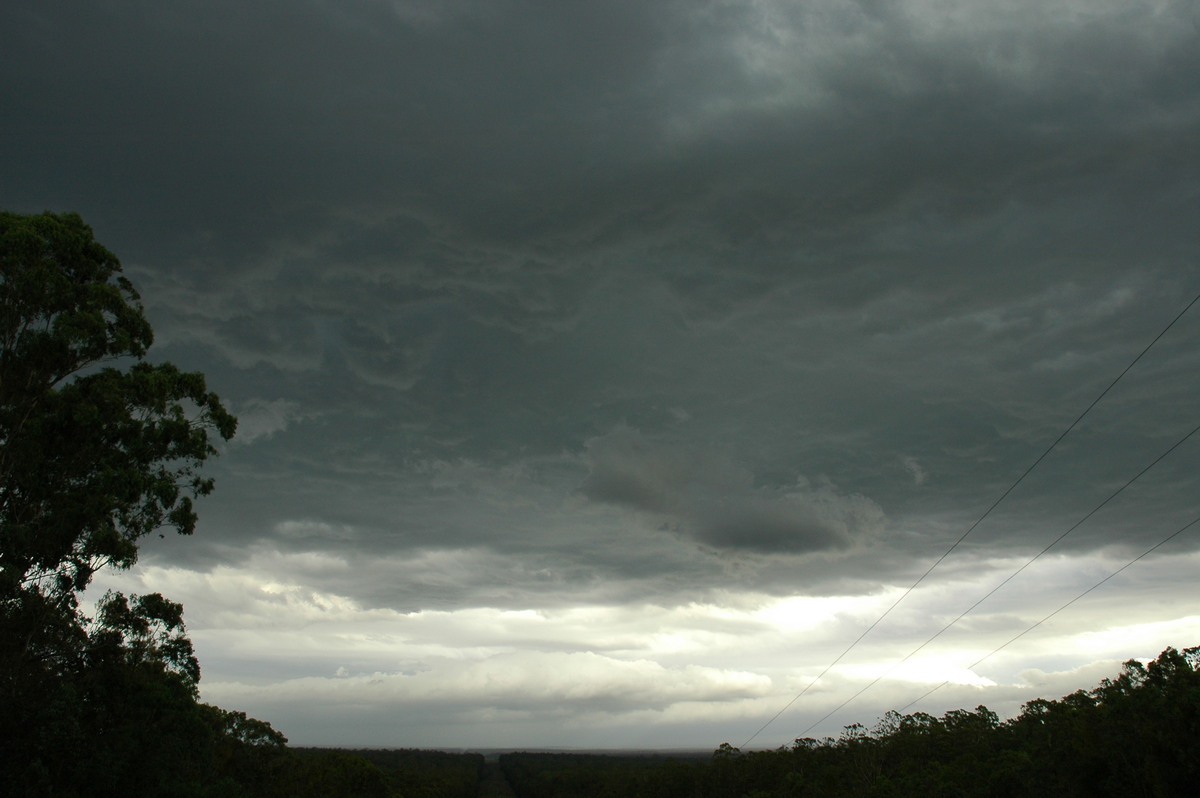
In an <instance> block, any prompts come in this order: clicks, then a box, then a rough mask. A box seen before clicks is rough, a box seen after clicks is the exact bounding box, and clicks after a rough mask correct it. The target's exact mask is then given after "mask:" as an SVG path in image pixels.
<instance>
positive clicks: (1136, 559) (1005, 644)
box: [900, 516, 1200, 712]
mask: <svg viewBox="0 0 1200 798" xmlns="http://www.w3.org/2000/svg"><path fill="white" fill-rule="evenodd" d="M1196 524H1200V516H1196V517H1195V518H1193V519H1192V520H1191V521H1189V522H1188V523H1186V524H1184V525H1183V526H1182V527H1180V528H1179V529H1176V530H1175V531H1174V532H1172V533H1171V534H1170V535H1167V536H1166V537H1165V538H1163V539H1162V540H1160V541H1159V542H1158V543H1155V544H1154V545H1153V546H1151V547H1150V548H1148V549H1146V550H1145V551H1143V552H1142V553H1141V554H1139V555H1138V556H1136V557H1134V558H1133V559H1132V560H1130V561H1129V562H1127V563H1125V564H1124V565H1122V566H1121V567H1120V568H1118V569H1117V570H1115V571H1113V572H1112V573H1110V574H1109V575H1108V576H1106V577H1104V578H1103V579H1101V580H1100V581H1099V582H1096V583H1095V584H1094V585H1092V586H1091V587H1089V588H1088V589H1087V590H1085V591H1083V592H1082V593H1080V594H1079V595H1077V596H1075V598H1073V599H1071V600H1070V601H1068V602H1067V603H1066V604H1063V605H1062V606H1061V607H1059V608H1058V609H1056V610H1055V611H1054V612H1052V613H1050V614H1049V615H1047V616H1045V617H1044V618H1042V619H1041V620H1040V621H1037V622H1036V623H1033V624H1030V625H1029V626H1027V627H1026V628H1025V630H1024V631H1022V632H1020V633H1019V634H1016V635H1013V636H1012V637H1010V638H1009V639H1008V640H1006V641H1005V642H1003V643H1001V644H1000V645H999V646H997V647H996V648H994V649H992V650H991V651H990V652H988V653H987V654H985V655H984V656H982V657H980V658H979V659H977V660H975V661H974V662H972V663H971V664H970V665H968V666H967V668H968V670H969V669H971V668H975V667H978V666H979V665H982V664H983V663H985V662H987V661H988V660H989V659H991V658H992V657H993V656H995V655H996V654H999V653H1000V652H1001V651H1003V650H1004V649H1006V648H1008V647H1009V646H1010V645H1012V644H1013V643H1015V642H1017V641H1018V640H1020V639H1021V638H1022V637H1024V636H1025V635H1027V634H1029V633H1030V632H1032V631H1033V630H1034V629H1036V628H1038V627H1039V626H1041V625H1042V624H1044V623H1045V622H1046V621H1048V620H1050V619H1051V618H1053V617H1054V616H1055V615H1058V614H1059V613H1060V612H1062V611H1063V610H1065V609H1066V608H1067V607H1070V606H1071V605H1072V604H1074V603H1075V602H1077V601H1079V600H1080V599H1082V598H1083V597H1084V596H1086V595H1088V594H1089V593H1091V592H1092V591H1094V590H1096V589H1097V588H1099V587H1100V586H1101V585H1103V584H1105V583H1106V582H1108V581H1109V580H1110V579H1112V578H1113V577H1115V576H1117V575H1118V574H1120V573H1121V572H1122V571H1124V570H1125V569H1127V568H1129V567H1131V566H1132V565H1133V564H1134V563H1137V562H1139V561H1140V560H1142V559H1143V558H1145V557H1148V556H1149V555H1150V554H1152V553H1153V552H1155V551H1157V550H1158V549H1160V548H1162V547H1163V546H1165V545H1166V544H1168V543H1170V542H1171V541H1172V540H1174V539H1175V538H1177V537H1179V536H1180V535H1182V534H1183V533H1184V532H1186V531H1187V530H1189V529H1191V528H1192V527H1193V526H1195V525H1196ZM949 683H950V682H949V680H947V681H944V682H942V683H941V684H939V685H937V686H936V687H934V688H933V689H932V690H929V691H928V692H926V693H924V694H922V695H921V696H919V697H917V698H914V699H913V700H912V701H909V702H908V703H907V704H905V705H904V706H903V707H901V708H900V711H901V712H905V711H907V710H908V709H909V708H911V707H912V706H913V705H914V704H919V703H920V702H922V701H924V700H925V699H926V698H929V696H931V695H933V694H934V693H936V692H937V691H938V690H941V689H942V688H943V687H945V686H946V685H947V684H949Z"/></svg>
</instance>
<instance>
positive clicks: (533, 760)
mask: <svg viewBox="0 0 1200 798" xmlns="http://www.w3.org/2000/svg"><path fill="white" fill-rule="evenodd" d="M500 765H501V767H502V769H503V771H504V774H505V776H506V777H507V778H508V781H509V784H511V785H512V787H513V790H514V792H515V793H516V795H517V796H518V798H639V797H642V798H785V797H786V798H800V797H802V796H813V797H814V798H817V797H830V798H832V797H834V796H851V797H855V798H857V797H859V796H861V797H862V798H901V797H902V796H919V798H934V797H936V796H960V797H961V798H974V797H975V796H978V797H979V798H1010V797H1011V798H1027V797H1028V796H1053V798H1074V797H1075V796H1079V798H1084V797H1086V798H1095V797H1096V796H1121V797H1122V798H1126V797H1127V796H1145V797H1146V798H1167V797H1168V796H1170V797H1172V798H1173V797H1174V796H1193V795H1197V794H1200V647H1198V648H1190V649H1187V650H1185V651H1183V652H1182V653H1180V652H1179V651H1176V650H1175V649H1171V648H1169V649H1167V650H1166V651H1164V652H1163V653H1162V654H1161V655H1160V656H1159V657H1158V659H1156V660H1155V661H1153V662H1151V663H1150V664H1149V665H1143V664H1141V663H1140V662H1137V661H1134V660H1131V661H1129V662H1126V663H1125V665H1124V668H1123V669H1122V671H1121V673H1120V675H1118V676H1117V677H1116V678H1114V679H1105V680H1104V681H1103V682H1101V683H1100V685H1099V686H1098V687H1096V688H1095V689H1093V690H1090V691H1085V690H1080V691H1078V692H1076V693H1072V694H1071V695H1069V696H1066V697H1064V698H1062V699H1060V700H1057V701H1050V700H1045V699H1037V700H1035V701H1031V702H1029V703H1028V704H1026V705H1025V707H1024V709H1023V711H1022V712H1021V714H1020V715H1019V716H1018V717H1016V718H1013V719H1012V720H1008V721H1004V722H1001V721H1000V720H999V719H998V718H997V716H996V714H995V713H994V712H992V711H990V710H989V709H987V708H986V707H983V706H980V707H977V708H976V709H975V710H973V711H967V710H961V709H959V710H954V711H951V712H947V713H946V714H945V715H943V716H941V717H934V716H932V715H928V714H926V713H923V712H917V713H914V714H911V715H900V714H899V713H897V712H889V713H888V714H887V715H885V716H884V717H883V718H882V719H881V720H880V721H879V722H878V723H877V724H876V725H875V727H874V728H872V729H867V728H866V727H864V726H861V725H857V724H856V725H853V726H848V727H846V729H845V730H844V732H843V733H842V735H841V736H840V737H838V738H837V739H834V738H825V739H822V740H815V739H811V738H805V739H799V740H796V741H795V743H794V744H792V745H791V746H789V747H783V748H779V749H777V750H774V751H753V752H742V751H739V750H738V749H737V748H734V747H732V746H729V745H727V744H726V745H722V746H721V747H720V748H718V749H717V751H716V752H714V754H713V755H712V757H711V758H710V759H707V760H703V761H695V760H686V759H679V758H671V757H626V756H622V757H610V756H603V755H583V754H526V753H517V754H506V755H504V756H502V757H501V758H500Z"/></svg>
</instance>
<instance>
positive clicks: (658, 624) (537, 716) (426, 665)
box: [96, 555, 1200, 748]
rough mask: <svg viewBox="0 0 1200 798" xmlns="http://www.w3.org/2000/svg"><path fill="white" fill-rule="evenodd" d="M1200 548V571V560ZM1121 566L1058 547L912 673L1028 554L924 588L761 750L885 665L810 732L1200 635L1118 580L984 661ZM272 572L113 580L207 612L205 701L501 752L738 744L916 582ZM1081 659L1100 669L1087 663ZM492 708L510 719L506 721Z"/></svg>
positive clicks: (347, 735)
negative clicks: (782, 586)
mask: <svg viewBox="0 0 1200 798" xmlns="http://www.w3.org/2000/svg"><path fill="white" fill-rule="evenodd" d="M1190 560H1191V563H1190V565H1191V566H1197V565H1200V556H1197V555H1192V556H1191V557H1190ZM1112 562H1113V561H1112V560H1111V559H1100V558H1097V557H1095V556H1093V557H1085V558H1078V559H1075V558H1070V557H1060V558H1056V559H1055V560H1054V561H1053V562H1048V563H1046V564H1045V565H1046V566H1047V567H1046V568H1045V569H1044V570H1043V571H1042V572H1040V573H1038V574H1037V575H1036V579H1035V580H1034V584H1033V585H1029V586H1027V587H1028V588H1029V589H1028V590H1025V591H1022V590H1018V591H1015V592H1014V595H1012V596H1007V597H1005V598H1006V600H1005V601H1003V602H1001V605H1002V606H1000V607H999V608H998V609H997V611H996V612H993V613H988V612H981V613H980V614H979V616H978V617H973V618H972V621H971V628H970V630H969V635H968V638H969V639H968V640H967V641H963V640H961V639H949V640H947V641H944V643H940V644H939V645H938V646H937V647H936V648H935V649H931V650H928V651H926V652H924V653H922V655H921V656H919V657H915V658H913V659H911V660H909V661H908V662H906V663H904V664H903V665H901V666H900V667H897V666H896V655H897V650H899V649H903V648H904V646H905V645H906V644H905V643H904V640H905V639H906V636H907V637H908V638H911V637H913V636H921V635H924V634H926V631H927V630H928V629H933V628H937V627H939V626H940V624H942V623H944V619H945V617H946V612H945V608H953V607H957V606H961V602H962V601H963V600H965V599H966V598H967V597H968V596H970V595H971V594H973V593H975V592H978V589H979V586H980V584H983V583H986V582H988V581H989V580H996V579H999V578H1002V577H1003V575H1004V574H1005V573H1006V572H1008V571H1009V569H1010V568H1011V562H1009V561H999V562H994V563H992V564H991V566H990V567H989V568H988V569H987V570H986V571H982V572H981V573H980V574H979V576H978V578H977V579H971V580H963V581H961V582H957V583H941V584H937V585H931V586H929V587H928V588H926V589H922V590H918V591H917V592H915V593H914V595H912V596H911V597H910V601H911V602H912V609H911V610H906V611H903V612H901V611H898V612H897V613H896V619H895V621H896V624H897V626H899V627H901V630H899V631H897V630H892V631H890V632H889V631H888V630H885V629H881V630H880V632H881V637H882V638H883V639H882V640H878V641H875V640H872V639H870V638H868V639H867V640H864V642H863V643H862V644H861V645H860V646H859V648H858V650H856V651H855V653H854V656H853V657H851V658H849V659H848V660H847V661H846V662H844V663H843V664H841V665H839V666H838V667H836V668H834V669H832V671H831V672H830V673H829V674H827V675H826V676H825V677H824V678H823V679H822V680H821V682H819V683H818V684H817V685H815V686H814V687H813V689H812V690H810V691H809V693H808V694H807V695H806V696H805V697H804V699H803V702H802V703H801V704H798V705H797V706H795V707H793V708H792V709H791V710H790V711H789V712H787V713H785V714H784V716H783V717H782V718H781V719H780V720H779V721H777V722H776V724H775V725H774V726H773V727H772V729H771V730H770V731H769V733H767V734H765V735H763V737H764V739H761V740H759V741H758V743H759V744H760V745H762V746H765V747H774V746H775V745H777V744H779V742H786V741H788V740H790V737H789V736H788V735H789V734H792V735H793V736H794V734H797V733H799V731H800V730H802V729H803V728H804V726H806V725H808V724H809V723H811V722H812V721H813V720H815V719H816V718H819V717H821V716H823V715H825V714H826V713H829V712H831V711H833V710H835V708H836V707H837V705H838V704H839V703H841V702H842V701H843V700H844V699H845V697H846V696H848V695H850V694H852V693H853V692H854V691H856V690H858V689H861V687H862V686H863V685H865V684H867V683H869V682H870V681H872V680H874V679H876V678H877V677H879V676H880V675H881V674H883V673H887V678H886V679H885V680H883V681H881V682H880V683H879V684H877V685H876V686H875V687H874V688H872V689H871V690H870V691H868V692H867V693H865V694H864V695H863V696H862V697H861V698H860V699H858V700H856V701H854V702H852V703H851V705H849V706H847V707H845V708H844V709H842V710H839V711H837V712H835V713H834V715H833V716H832V717H831V718H830V719H829V721H828V722H826V723H825V724H823V725H822V726H821V727H819V728H817V729H815V730H814V731H813V732H812V735H817V736H822V735H826V734H831V735H836V734H837V733H838V730H839V729H840V728H841V726H842V725H845V724H847V723H852V722H862V723H864V724H866V725H868V726H869V725H871V724H872V723H873V722H874V720H875V719H876V718H878V717H879V716H880V715H882V713H883V712H885V711H886V710H888V709H895V708H899V707H902V706H904V705H905V704H907V703H908V702H910V701H912V700H913V699H914V698H916V697H917V696H919V695H921V694H922V693H923V692H925V691H927V690H928V689H929V688H930V687H932V686H934V685H936V684H939V683H941V682H949V684H948V685H947V686H946V687H945V688H943V689H942V690H941V691H939V693H938V694H936V697H935V698H931V699H929V700H927V701H925V702H923V703H922V705H919V706H915V707H914V708H913V711H915V710H918V709H922V710H926V711H932V710H933V708H934V707H938V708H944V709H949V708H955V707H957V706H966V707H974V706H976V705H977V704H981V703H982V704H986V705H988V706H990V707H992V708H993V709H995V710H997V711H999V712H1001V713H1002V714H1012V713H1014V712H1016V711H1017V710H1018V709H1019V706H1020V704H1021V703H1023V702H1024V701H1027V700H1030V699H1032V698H1035V697H1039V696H1047V695H1048V696H1049V697H1058V695H1059V693H1054V692H1053V691H1055V690H1062V691H1065V692H1071V691H1072V690H1074V689H1078V688H1079V687H1087V686H1090V685H1089V684H1088V683H1087V682H1086V681H1084V682H1082V683H1079V684H1075V683H1074V682H1070V680H1071V679H1080V678H1085V677H1086V675H1087V674H1091V673H1093V672H1096V673H1099V674H1100V676H1104V675H1110V674H1111V673H1112V672H1113V671H1114V669H1115V668H1116V667H1117V664H1118V663H1119V661H1120V660H1121V659H1122V658H1123V657H1124V654H1123V653H1122V652H1125V651H1128V650H1130V646H1131V645H1133V646H1134V647H1136V648H1137V650H1145V651H1150V650H1155V649H1156V648H1161V647H1162V646H1165V645H1166V644H1170V643H1172V642H1174V641H1178V640H1181V639H1196V637H1197V636H1198V635H1200V617H1198V616H1195V615H1194V614H1188V613H1187V612H1186V607H1185V606H1183V605H1184V604H1186V602H1183V601H1181V600H1180V598H1179V597H1178V596H1175V597H1167V596H1162V597H1160V599H1162V601H1161V602H1160V604H1159V606H1158V608H1157V611H1158V612H1160V613H1162V614H1166V615H1173V616H1174V617H1173V618H1172V619H1171V620H1161V619H1158V620H1153V621H1148V620H1146V619H1145V618H1144V617H1139V616H1144V613H1145V610H1144V609H1143V608H1134V607H1128V608H1125V610H1124V611H1121V610H1120V609H1117V608H1114V607H1113V606H1112V604H1113V603H1116V604H1117V605H1119V604H1120V603H1121V601H1120V599H1119V593H1117V594H1116V595H1115V596H1098V597H1097V598H1098V599H1099V604H1100V606H1099V607H1096V608H1094V609H1092V610H1089V608H1087V607H1086V606H1084V607H1079V608H1077V609H1078V614H1077V615H1076V616H1075V617H1074V618H1066V619H1063V622H1062V623H1060V624H1049V625H1048V626H1047V628H1045V629H1040V630H1038V632H1037V633H1036V634H1034V635H1030V636H1029V638H1027V639H1023V640H1022V641H1020V645H1019V646H1013V647H1011V648H1010V649H1008V650H1005V651H1004V652H1002V654H1000V655H997V656H996V657H994V658H992V659H991V660H990V661H989V662H988V663H986V665H985V666H984V667H980V668H977V669H970V668H969V667H967V665H968V663H970V662H973V661H974V660H975V659H978V657H979V656H982V654H984V653H986V651H987V648H986V646H988V645H990V643H988V642H987V641H989V640H993V641H997V644H998V642H999V641H1002V640H1003V639H1006V638H1007V637H1009V636H1011V634H1012V630H1013V629H1016V628H1018V627H1022V626H1023V625H1027V624H1028V623H1029V622H1030V621H1031V619H1034V620H1036V613H1037V612H1039V611H1041V610H1042V608H1043V607H1044V602H1045V601H1046V599H1047V598H1049V597H1051V596H1053V595H1056V594H1058V591H1057V590H1056V589H1053V588H1050V587H1049V586H1048V584H1047V580H1050V579H1053V580H1054V581H1055V582H1056V583H1058V584H1062V581H1061V580H1063V579H1064V578H1065V579H1075V580H1076V581H1079V580H1081V579H1089V578H1091V575H1092V574H1095V573H1096V572H1097V570H1098V569H1102V568H1107V567H1110V566H1111V563H1112ZM307 564H308V566H310V567H312V566H313V565H314V563H313V562H312V561H311V560H310V561H309V562H308V563H307ZM328 564H329V563H326V565H328ZM264 565H265V564H264ZM1178 565H1180V566H1182V567H1187V566H1183V564H1178ZM272 570H275V569H272V568H270V567H264V568H262V569H261V570H259V569H255V568H253V567H250V568H245V569H238V568H233V567H228V566H223V567H221V568H218V569H215V570H213V571H211V572H208V573H200V572H195V571H189V570H186V569H179V568H162V567H148V568H144V569H141V570H140V571H139V572H136V573H129V574H121V575H115V574H104V575H103V576H102V577H101V578H98V579H97V585H96V589H102V588H105V587H110V586H111V587H121V588H123V589H126V590H133V591H140V592H147V591H150V590H154V589H161V590H164V591H167V590H169V592H170V594H171V595H172V596H173V597H174V598H175V599H176V600H180V601H182V602H183V603H184V605H185V606H194V607H196V608H197V609H198V610H199V612H191V613H189V615H188V622H189V631H190V633H191V635H192V637H193V640H194V641H195V643H196V646H197V651H198V654H199V656H200V658H201V662H202V665H203V667H204V668H205V678H204V680H203V681H202V683H201V688H202V695H203V697H204V698H205V700H208V701H211V702H214V703H217V704H219V705H222V706H230V707H238V708H241V709H243V710H245V711H248V712H250V713H251V714H253V715H255V716H259V717H264V718H269V719H272V720H273V721H274V722H277V723H278V724H280V725H281V727H282V728H284V729H285V730H289V729H290V730H292V737H293V739H292V742H293V743H295V744H302V745H303V744H334V743H336V744H339V745H394V746H402V745H403V746H420V747H450V748H460V747H469V746H480V747H484V746H487V747H495V746H499V747H503V746H505V745H511V744H514V743H513V741H514V740H520V741H521V743H520V744H521V745H527V746H547V747H554V746H556V745H558V744H560V742H561V739H562V738H561V734H562V733H563V731H564V730H569V731H570V734H571V739H572V745H575V746H577V747H590V746H595V747H620V743H619V742H618V741H620V740H630V741H636V744H638V745H646V746H650V747H663V744H662V738H661V737H660V736H658V735H662V734H670V739H671V740H672V741H673V744H672V745H675V744H678V745H680V746H695V747H699V748H706V747H713V746H715V745H716V743H719V742H721V741H724V740H727V739H730V738H734V740H735V742H736V741H737V734H735V732H741V733H743V734H745V733H748V732H747V731H746V730H747V729H750V727H751V726H755V727H756V726H757V725H761V722H762V720H763V718H764V717H767V716H769V715H770V714H774V712H776V711H778V708H779V707H780V706H781V705H782V704H783V703H784V702H786V701H788V700H790V699H791V697H792V696H794V694H795V693H796V692H798V691H800V690H802V689H804V687H805V686H807V685H808V683H809V682H810V681H811V679H812V678H813V677H814V676H816V674H817V673H819V672H820V670H821V669H822V668H823V667H824V666H825V665H827V664H828V661H829V660H830V658H831V657H832V656H834V655H835V654H836V653H837V652H838V651H840V650H841V647H843V646H844V645H845V640H846V639H847V638H848V637H850V636H851V635H856V634H857V633H858V631H859V630H861V629H862V628H864V627H865V625H866V624H868V623H869V622H870V621H871V620H872V619H873V618H874V617H877V616H878V614H879V613H880V612H882V610H883V609H884V608H886V607H887V606H890V604H891V603H892V602H894V601H895V598H896V597H897V596H898V595H900V592H901V590H902V589H901V588H899V587H894V588H891V589H889V590H887V591H884V592H882V593H877V594H872V595H845V596H827V597H806V596H792V597H783V598H780V597H771V596H765V595H761V594H753V593H742V594H726V595H723V596H721V597H720V600H719V601H717V602H714V603H711V604H705V603H691V604H686V605H680V606H674V607H666V606H658V605H652V604H650V605H629V606H578V607H566V608H557V609H543V610H521V611H512V610H505V609H493V608H487V607H476V608H466V609H458V610H449V611H419V612H413V613H401V612H396V611H394V610H388V609H367V608H364V607H362V606H361V605H359V604H358V603H357V602H355V601H353V600H351V599H349V598H347V597H344V596H337V595H332V594H328V593H323V592H321V591H319V590H314V589H313V588H312V587H311V586H306V585H304V584H301V583H299V582H296V583H291V584H283V583H280V582H278V581H277V580H275V579H273V578H272V576H271V572H272ZM981 643H982V645H981ZM907 645H911V644H907ZM905 650H906V649H905ZM1068 652H1069V654H1068ZM1080 656H1084V657H1087V658H1088V659H1087V661H1088V662H1092V663H1096V666H1095V667H1092V666H1088V667H1089V668H1092V669H1091V670H1088V671H1086V674H1084V672H1081V671H1080V670H1079V669H1080V667H1081V666H1080V665H1078V664H1077V663H1078V659H1079V657H1080ZM1073 663H1074V664H1073ZM1081 674H1084V675H1081ZM1087 678H1090V677H1087ZM1047 691H1050V693H1047ZM963 702H966V703H965V704H964V703H963ZM944 709H938V711H944ZM363 713H365V715H364V714H363ZM355 718H358V720H355ZM489 719H490V720H489ZM485 720H488V721H489V722H490V721H497V720H500V721H503V722H502V723H501V727H502V728H503V731H500V730H499V729H496V728H489V727H488V725H487V724H486V723H485ZM647 724H651V726H647ZM296 729H300V730H302V731H301V732H300V733H299V734H296V732H295V730H296ZM651 729H653V731H652V730H651ZM556 730H557V731H556ZM751 730H752V729H751ZM777 738H779V739H777ZM576 741H578V742H576Z"/></svg>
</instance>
